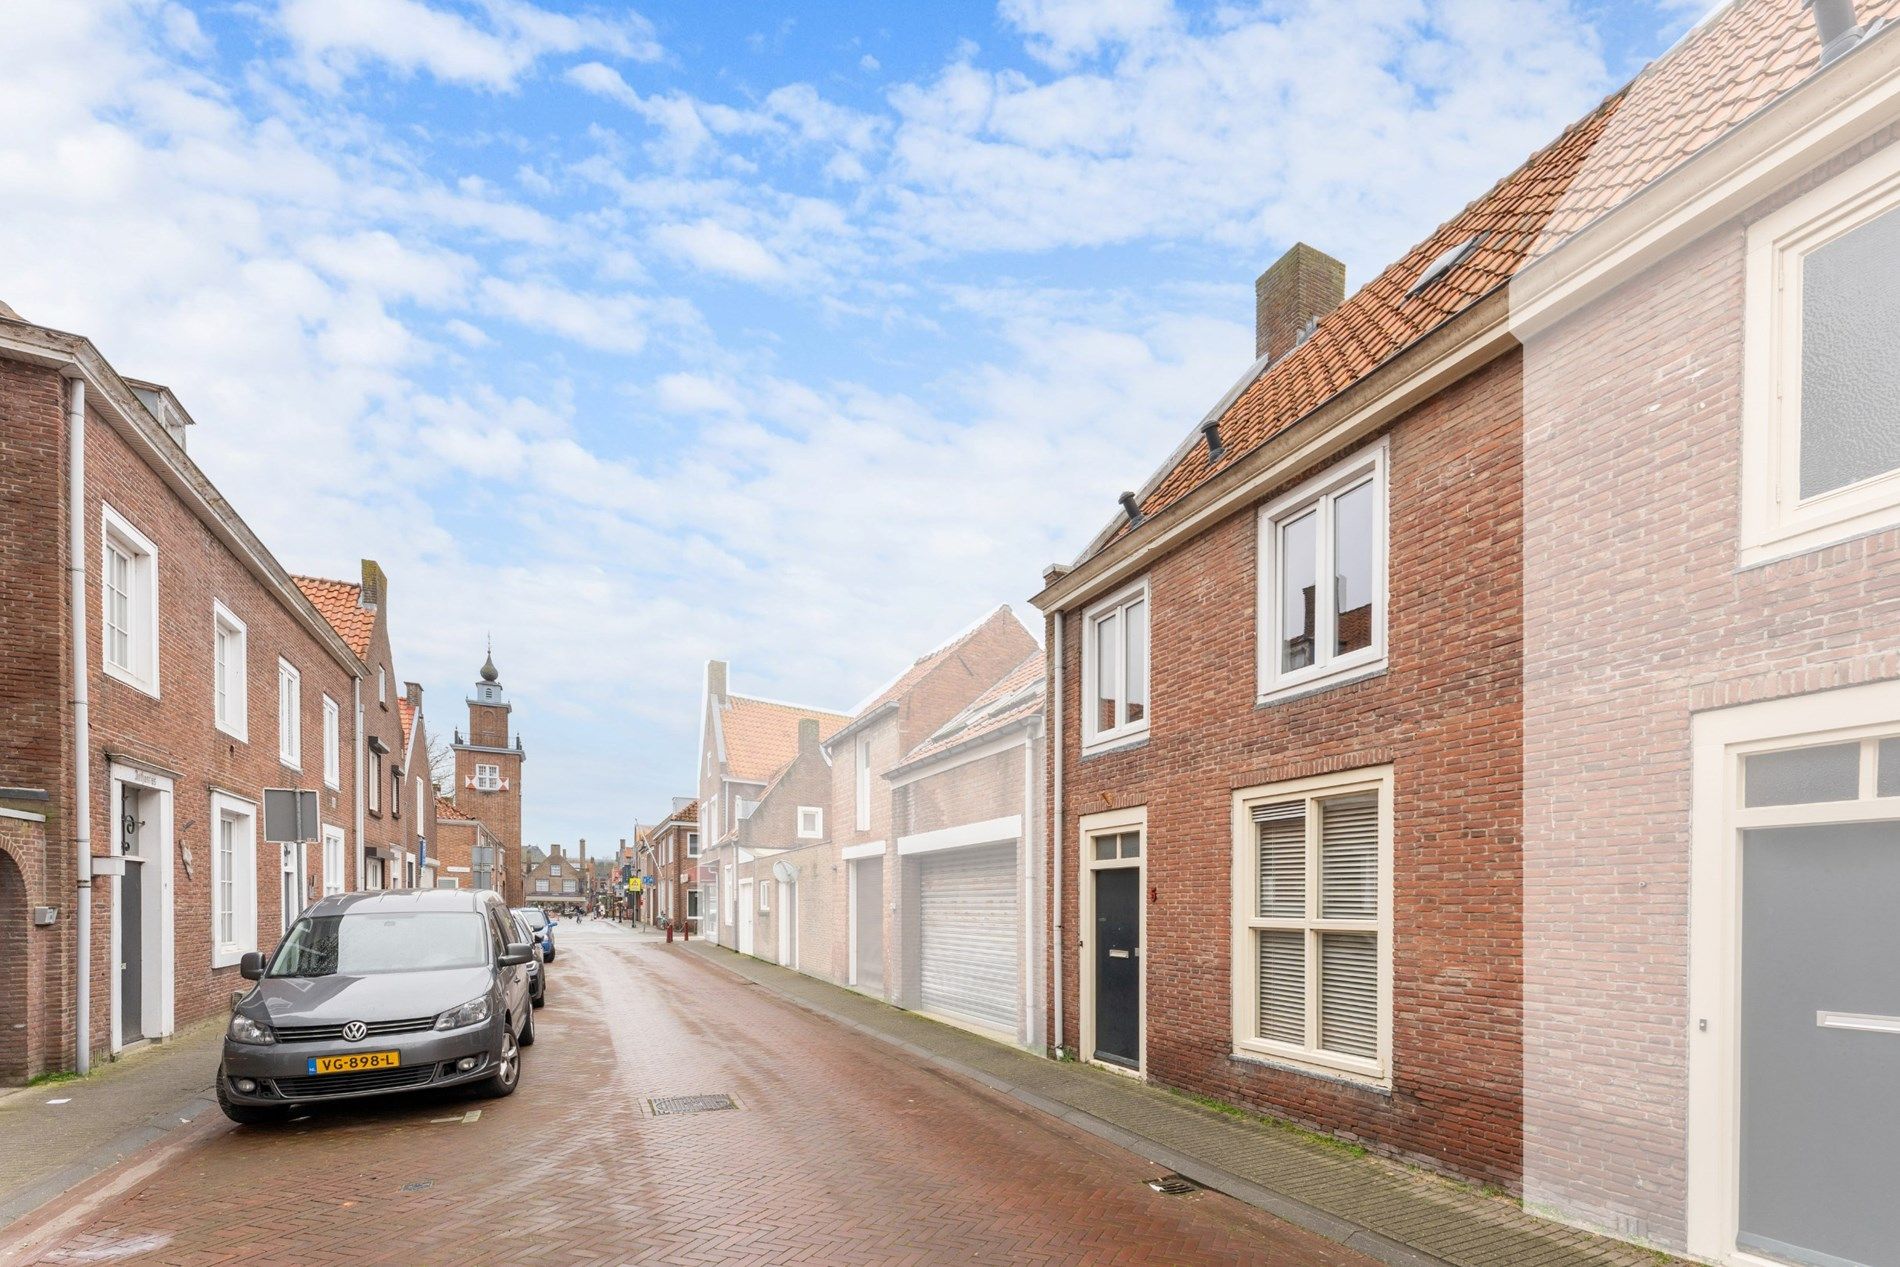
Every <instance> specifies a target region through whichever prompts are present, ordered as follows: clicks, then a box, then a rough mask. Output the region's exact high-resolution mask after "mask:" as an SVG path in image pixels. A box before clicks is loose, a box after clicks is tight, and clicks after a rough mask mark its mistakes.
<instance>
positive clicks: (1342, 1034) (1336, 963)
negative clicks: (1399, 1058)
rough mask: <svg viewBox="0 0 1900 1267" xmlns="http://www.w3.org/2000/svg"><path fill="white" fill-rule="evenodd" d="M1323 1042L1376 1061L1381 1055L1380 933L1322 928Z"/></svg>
mask: <svg viewBox="0 0 1900 1267" xmlns="http://www.w3.org/2000/svg"><path fill="white" fill-rule="evenodd" d="M1319 1045H1320V1046H1321V1047H1322V1048H1324V1049H1325V1050H1327V1051H1335V1052H1339V1053H1341V1054H1343V1055H1348V1056H1363V1057H1365V1058H1366V1059H1368V1060H1370V1059H1373V1058H1375V1057H1376V1056H1377V1055H1378V1054H1379V938H1378V935H1377V934H1375V933H1321V934H1320V939H1319Z"/></svg>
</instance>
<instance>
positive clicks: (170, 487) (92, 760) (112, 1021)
mask: <svg viewBox="0 0 1900 1267" xmlns="http://www.w3.org/2000/svg"><path fill="white" fill-rule="evenodd" d="M191 426H192V422H191V419H190V417H189V415H188V414H186V412H185V411H184V409H183V407H182V406H181V405H180V403H179V402H178V400H177V399H176V397H175V396H174V395H173V394H172V393H171V392H170V391H169V390H167V389H166V388H163V387H160V386H157V385H155V384H150V383H144V382H140V381H137V380H131V379H126V378H124V377H122V376H121V375H119V374H118V372H117V371H116V370H114V369H113V368H112V366H111V365H109V364H108V363H107V362H106V361H105V360H104V358H103V357H101V356H100V355H99V353H98V351H97V350H96V349H95V348H94V347H93V346H92V345H91V344H90V343H89V342H87V341H86V340H85V339H84V338H81V337H78V336H75V335H70V334H64V333H61V332H58V331H54V330H50V329H46V328H44V327H41V326H37V325H33V324H31V323H29V322H25V321H21V320H18V319H17V318H15V317H14V316H13V314H12V313H11V311H10V310H0V470H3V471H4V472H5V474H4V476H0V516H3V517H4V531H0V591H3V594H4V599H3V601H0V627H3V628H0V632H4V636H5V639H6V644H7V647H8V654H7V656H6V657H5V662H4V668H3V669H0V717H4V720H5V725H3V726H0V929H4V930H5V931H4V932H0V938H3V939H4V946H0V949H4V950H5V952H6V953H7V954H8V956H9V962H10V963H11V964H13V965H15V970H14V972H13V974H12V978H13V981H12V986H11V987H10V988H9V989H8V990H7V991H6V992H5V994H4V996H0V997H3V998H4V1003H0V1007H4V1009H5V1015H4V1016H0V1081H18V1080H21V1079H23V1078H28V1077H31V1076H34V1075H37V1074H40V1073H44V1072H47V1071H51V1070H58V1069H67V1068H73V1067H75V1066H77V1067H81V1068H83V1067H85V1066H87V1065H89V1064H90V1062H91V1059H92V1057H93V1055H94V1054H95V1053H97V1054H116V1053H118V1052H120V1051H122V1050H124V1049H126V1048H128V1047H131V1046H133V1045H135V1044H138V1043H141V1042H149V1041H155V1040H162V1039H164V1038H166V1037H167V1036H169V1035H170V1034H172V1033H173V1032H175V1031H176V1030H177V1029H178V1028H180V1027H182V1026H185V1025H189V1024H191V1023H192V1022H194V1021H197V1020H201V1019H204V1018H206V1017H210V1016H215V1015H217V1014H219V1013H220V1012H221V1011H222V1010H223V1009H224V1007H225V1005H226V1000H227V999H228V997H229V994H230V992H231V990H232V989H234V988H236V987H237V986H238V984H239V980H238V972H237V964H238V959H239V957H240V956H241V955H242V954H243V953H244V952H245V951H247V950H251V949H268V948H269V947H270V946H271V945H272V944H273V943H274V941H275V940H276V937H277V935H278V934H279V932H280V931H281V930H282V929H283V928H284V927H285V926H286V924H287V923H288V921H289V920H290V919H291V918H293V917H294V916H295V914H296V913H297V912H298V911H299V910H300V909H301V908H302V906H303V905H304V903H305V902H306V901H307V900H308V899H309V898H310V897H312V896H314V895H316V894H319V893H322V892H337V891H342V890H344V889H347V888H350V887H354V886H355V885H357V884H358V883H359V882H360V876H361V874H362V870H361V866H362V864H361V853H360V848H361V842H362V840H363V837H364V834H365V826H364V809H363V801H362V794H363V792H364V791H365V790H366V789H365V787H364V784H363V781H362V778H361V775H362V769H363V767H362V764H361V760H360V758H361V754H362V751H363V744H362V742H361V741H362V740H363V739H364V738H365V737H366V735H367V732H368V727H367V726H366V725H365V724H363V722H362V720H361V709H360V707H359V705H360V703H361V701H362V692H363V690H364V688H365V685H366V683H367V682H368V681H370V680H372V679H371V675H370V665H369V662H368V661H367V660H366V658H365V656H364V654H363V652H362V651H361V650H360V649H359V648H358V647H357V646H354V645H352V644H351V642H350V641H349V640H347V639H346V638H345V637H344V636H342V634H341V633H340V632H339V630H338V629H337V628H336V627H335V625H334V624H333V622H332V621H331V620H330V619H328V618H327V617H326V615H325V614H323V613H320V612H319V610H318V607H317V606H316V605H313V602H312V600H311V598H310V597H309V596H307V594H306V592H305V589H304V588H303V587H302V585H301V583H300V582H298V581H297V580H295V579H294V578H293V577H291V575H290V574H289V573H288V572H286V571H285V569H284V568H283V567H282V565H281V564H279V563H278V561H277V560H276V559H275V557H274V556H273V555H272V554H271V552H270V551H269V549H268V548H267V547H266V546H265V545H264V543H263V542H262V541H260V540H259V539H258V538H257V537H256V536H255V534H254V533H252V531H251V529H250V528H249V527H248V526H247V525H246V524H245V523H244V521H243V520H242V519H241V518H240V517H239V516H238V515H237V513H236V512H235V511H234V510H233V509H232V507H231V506H230V504H229V503H228V502H227V501H226V500H225V499H224V498H223V497H222V496H221V495H220V494H219V493H218V491H217V490H216V489H215V488H213V487H212V485H211V484H210V483H209V482H208V481H207V480H206V478H205V476H204V474H203V472H202V471H200V470H199V469H198V467H197V466H196V464H195V463H193V461H192V460H191V458H190V457H189V455H188V454H187V452H186V447H185V446H186V440H187V437H188V434H189V431H190V429H191ZM365 566H366V573H367V571H368V570H369V569H373V568H374V565H373V564H366V565H365ZM378 576H380V573H378ZM75 630H77V634H75ZM386 658H387V657H386V648H385V652H384V662H386ZM267 789H293V790H298V791H302V792H307V793H310V794H313V795H312V799H313V801H314V804H315V821H309V822H301V821H300V819H301V815H299V814H297V813H295V812H293V813H292V814H291V815H289V816H288V817H286V818H285V819H283V820H281V821H279V822H277V823H276V824H267V823H266V821H265V815H264V804H265V792H266V790H267ZM272 825H275V826H276V827H277V828H278V830H279V832H281V834H282V835H283V836H284V837H286V838H287V839H284V840H281V841H272V840H268V839H267V835H268V834H269V828H270V827H271V826H272ZM82 1018H83V1020H82Z"/></svg>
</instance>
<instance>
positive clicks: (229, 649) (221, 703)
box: [211, 601, 250, 741]
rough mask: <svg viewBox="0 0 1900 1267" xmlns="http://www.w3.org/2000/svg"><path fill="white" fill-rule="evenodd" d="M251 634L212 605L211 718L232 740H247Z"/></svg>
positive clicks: (228, 613) (229, 614) (221, 608)
mask: <svg viewBox="0 0 1900 1267" xmlns="http://www.w3.org/2000/svg"><path fill="white" fill-rule="evenodd" d="M249 643H250V631H249V630H248V629H247V628H246V626H245V624H244V622H243V621H241V620H239V619H238V618H237V616H236V614H235V613H233V612H232V611H231V609H230V608H228V607H226V606H225V605H224V604H223V603H220V602H215V601H214V602H213V603H212V604H211V716H212V720H213V722H214V723H215V724H216V725H217V728H218V729H219V730H221V731H223V732H224V733H225V734H227V735H229V736H231V738H233V739H236V740H239V741H243V740H245V739H247V738H248V737H249V728H250V721H249V716H248V709H249V700H250V694H249V687H248V681H249V677H250V674H249V654H250V652H249Z"/></svg>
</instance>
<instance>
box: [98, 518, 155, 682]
mask: <svg viewBox="0 0 1900 1267" xmlns="http://www.w3.org/2000/svg"><path fill="white" fill-rule="evenodd" d="M115 552H116V553H118V554H121V555H124V556H125V558H126V559H127V562H128V567H127V573H128V575H127V578H126V581H127V584H128V585H129V586H130V589H128V590H127V591H126V622H127V624H126V628H125V629H124V630H123V631H122V632H124V634H125V639H126V661H125V662H124V663H121V662H120V661H118V660H117V659H115V658H114V656H113V652H112V629H113V623H112V622H113V616H112V591H113V583H112V564H111V559H112V555H113V554H114V553H115ZM99 666H100V668H101V669H102V670H104V672H105V675H106V676H107V677H110V678H116V679H117V680H118V681H121V682H124V683H125V684H126V685H127V686H130V687H133V688H135V689H137V690H140V691H143V692H145V693H146V694H147V695H150V696H152V697H153V698H154V699H156V698H158V547H157V546H155V545H153V544H152V541H151V538H149V537H147V536H146V535H145V534H144V533H142V532H140V531H139V530H138V529H137V528H134V527H133V526H132V524H131V522H130V521H129V520H127V519H126V518H125V516H123V515H121V514H120V513H119V512H118V511H116V510H114V509H112V507H111V506H109V505H104V504H103V503H102V504H101V506H100V535H99Z"/></svg>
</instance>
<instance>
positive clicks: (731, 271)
mask: <svg viewBox="0 0 1900 1267" xmlns="http://www.w3.org/2000/svg"><path fill="white" fill-rule="evenodd" d="M653 240H654V241H655V242H656V243H658V244H659V245H660V246H661V247H663V248H665V249H666V250H669V251H672V252H674V253H675V254H677V255H679V256H681V257H682V258H684V259H685V260H687V261H688V262H689V263H691V264H693V265H694V266H695V267H698V268H703V269H706V270H707V271H709V272H713V273H722V274H724V275H725V276H727V277H737V278H740V279H741V280H744V281H754V282H758V281H774V280H776V279H778V278H780V277H782V276H784V274H785V267H784V265H782V264H780V263H779V261H778V260H776V259H774V258H773V257H772V253H771V252H770V251H768V250H766V249H765V248H764V247H763V246H761V245H760V244H759V242H758V241H757V240H756V239H754V238H751V237H748V236H747V235H745V234H743V233H740V232H739V231H738V230H736V229H729V228H727V227H726V226H725V225H723V224H718V223H715V222H714V221H711V220H700V221H698V222H696V223H694V224H666V225H661V226H660V227H659V228H658V229H655V230H654V231H653Z"/></svg>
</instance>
